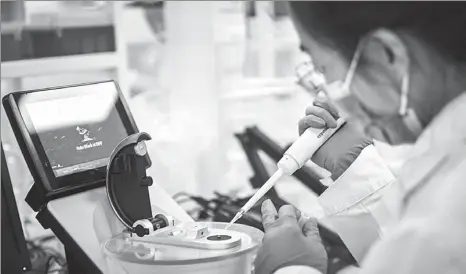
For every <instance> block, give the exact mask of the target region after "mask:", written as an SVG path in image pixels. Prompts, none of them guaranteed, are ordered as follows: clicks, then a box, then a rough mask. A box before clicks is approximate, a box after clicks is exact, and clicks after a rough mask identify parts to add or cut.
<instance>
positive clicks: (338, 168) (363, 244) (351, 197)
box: [299, 98, 406, 263]
mask: <svg viewBox="0 0 466 274" xmlns="http://www.w3.org/2000/svg"><path fill="white" fill-rule="evenodd" d="M338 118H339V114H338V111H337V109H336V108H335V106H333V105H332V103H331V102H330V101H328V100H326V99H325V98H317V99H316V100H315V101H314V103H313V105H312V106H310V107H308V108H307V110H306V117H304V118H303V119H301V121H300V122H299V132H300V133H303V132H304V131H305V130H306V129H307V128H309V127H312V128H325V127H330V128H332V127H335V125H336V119H338ZM379 146H380V147H381V148H382V150H381V151H379V149H378V147H379ZM404 150H406V149H404ZM394 151H396V149H394V148H391V147H390V146H389V145H383V144H380V143H378V142H376V141H372V139H370V138H368V137H367V136H365V135H364V134H362V133H361V132H360V131H359V130H358V126H357V123H354V122H352V121H351V120H349V121H347V123H346V124H345V125H344V126H342V127H341V128H340V129H339V130H338V131H337V132H336V133H335V134H334V135H333V136H332V137H331V138H330V139H329V140H328V141H327V142H326V143H324V145H323V146H322V147H320V149H319V150H318V151H317V152H316V153H315V154H314V155H313V157H312V161H313V162H314V163H316V164H317V165H319V166H321V167H323V168H325V169H327V170H328V171H330V173H331V174H332V176H331V178H332V179H333V180H334V182H333V183H331V184H328V183H324V184H326V185H330V186H329V188H328V189H327V190H326V191H325V192H324V193H323V194H321V195H320V198H319V203H320V205H321V207H322V209H323V212H324V214H323V215H324V217H323V218H322V219H321V220H320V221H319V222H320V223H321V224H323V225H325V226H327V227H328V228H330V229H332V230H334V231H335V232H336V233H338V234H339V236H340V238H341V239H342V240H343V242H344V243H345V245H346V246H347V248H348V249H349V251H350V252H351V253H352V255H353V257H354V258H355V259H356V260H357V261H358V262H359V263H361V261H362V259H363V258H364V255H365V254H366V252H367V250H368V249H369V248H370V246H371V245H372V244H373V243H374V242H375V241H376V240H377V239H379V238H380V235H381V234H383V232H384V230H385V228H386V227H387V226H389V225H390V223H391V222H392V221H393V220H394V216H395V215H394V214H393V212H396V209H394V210H393V208H394V204H391V203H390V199H382V197H384V196H392V195H395V196H394V197H395V198H394V199H393V200H397V199H396V187H394V185H396V184H393V182H395V175H394V174H396V172H395V173H393V169H396V168H397V167H396V164H395V165H394V164H392V163H391V162H399V161H397V160H398V159H400V158H402V157H400V155H397V154H400V153H398V152H397V151H396V153H393V152H394ZM387 152H388V153H387ZM387 160H388V161H387ZM391 192H393V193H391ZM318 217H321V216H318Z"/></svg>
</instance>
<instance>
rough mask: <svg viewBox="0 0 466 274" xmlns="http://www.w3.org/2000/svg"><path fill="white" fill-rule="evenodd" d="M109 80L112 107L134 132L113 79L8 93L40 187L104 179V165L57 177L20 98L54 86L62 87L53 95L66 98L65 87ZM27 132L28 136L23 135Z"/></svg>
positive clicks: (51, 188) (61, 187) (56, 188)
mask: <svg viewBox="0 0 466 274" xmlns="http://www.w3.org/2000/svg"><path fill="white" fill-rule="evenodd" d="M110 82H111V83H113V84H114V85H115V89H116V91H117V95H118V96H117V99H116V101H115V107H116V110H117V113H118V115H119V116H120V119H121V121H122V122H123V125H124V127H125V130H126V133H127V135H128V136H129V135H131V134H134V133H137V132H138V129H137V126H136V123H135V121H134V119H133V117H132V115H131V112H130V111H129V107H128V105H127V103H126V101H125V99H124V97H123V94H122V92H121V90H120V88H119V86H118V84H117V83H116V82H115V81H104V82H94V83H86V84H79V85H70V86H62V87H53V88H47V89H40V90H32V91H23V92H16V93H12V94H10V96H12V98H13V100H10V104H14V106H12V109H13V112H15V111H16V112H17V113H16V115H15V116H16V120H17V121H16V122H17V123H19V127H20V128H23V129H26V131H24V130H21V134H22V135H23V138H24V139H25V140H24V141H25V146H26V147H27V150H28V154H29V155H28V156H30V157H31V159H32V161H34V167H35V168H36V169H38V170H37V172H38V175H39V176H34V177H36V178H40V179H41V183H42V185H43V187H44V188H45V189H46V190H47V192H55V191H60V192H62V191H65V190H66V189H68V188H76V187H79V185H86V184H89V183H94V182H97V181H105V175H106V165H104V166H101V167H98V168H95V169H92V170H86V171H81V172H76V173H73V174H69V175H64V176H60V177H57V176H55V174H54V172H53V170H52V167H51V166H50V163H49V160H48V157H47V155H46V153H45V150H44V148H43V146H42V144H41V141H40V138H39V136H38V135H37V132H36V129H35V128H34V125H33V123H32V120H31V118H30V117H29V113H28V111H27V109H26V107H25V106H22V105H21V104H20V100H21V99H22V98H24V97H25V96H28V97H29V98H28V100H31V99H30V98H33V97H37V98H43V97H46V96H47V92H50V91H56V90H57V89H63V91H61V92H60V95H59V96H53V98H54V99H56V98H57V99H58V98H69V97H70V92H68V93H67V91H66V89H67V88H73V87H80V86H90V85H98V84H104V83H110ZM34 99H35V98H33V99H32V101H34ZM18 118H20V119H18ZM26 134H27V136H24V135H26ZM109 157H110V155H109Z"/></svg>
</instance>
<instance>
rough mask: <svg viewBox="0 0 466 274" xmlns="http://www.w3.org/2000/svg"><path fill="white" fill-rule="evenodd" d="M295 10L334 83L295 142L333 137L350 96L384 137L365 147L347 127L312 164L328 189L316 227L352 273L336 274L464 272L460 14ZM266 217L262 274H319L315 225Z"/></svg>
mask: <svg viewBox="0 0 466 274" xmlns="http://www.w3.org/2000/svg"><path fill="white" fill-rule="evenodd" d="M290 10H291V14H292V18H293V22H294V25H295V27H296V29H297V31H298V33H299V36H300V39H301V43H302V48H304V49H305V50H306V51H307V52H308V53H309V54H310V55H311V57H312V60H313V62H314V65H315V66H316V67H317V68H319V69H320V70H321V71H322V72H323V73H324V74H325V77H326V79H327V81H328V82H329V84H328V85H327V87H326V90H324V91H325V92H326V93H327V94H326V95H327V96H325V97H324V98H318V99H317V100H316V101H315V102H314V103H313V105H312V106H311V107H309V108H308V109H307V110H306V117H305V118H303V119H302V120H301V121H300V131H301V132H302V131H304V130H305V129H306V128H308V127H314V128H319V127H320V128H324V127H335V126H336V123H335V120H336V118H338V116H339V115H340V113H339V110H338V108H337V107H335V106H334V104H333V103H332V102H337V101H338V100H340V99H342V98H343V97H345V96H351V97H353V98H355V99H356V101H357V102H358V104H359V107H360V110H362V111H363V112H365V114H366V116H367V117H368V119H369V120H370V121H371V123H370V124H369V125H367V129H368V132H371V133H375V134H373V135H375V136H377V135H378V136H380V137H379V138H376V139H375V140H374V139H369V138H367V137H365V136H366V135H364V134H362V133H358V132H359V131H358V130H356V129H355V126H354V124H353V123H352V122H351V119H350V120H349V122H348V123H347V124H346V125H345V126H344V127H342V128H341V129H340V130H339V131H338V132H337V133H336V134H335V135H334V136H333V137H332V138H331V139H330V140H329V141H328V142H327V143H326V144H324V146H323V147H321V149H320V150H319V151H318V152H317V153H316V154H315V155H314V156H313V161H314V162H316V163H317V164H319V165H321V166H322V167H325V168H326V169H328V170H329V171H330V172H332V179H333V180H334V182H333V183H332V184H331V186H330V187H329V188H328V189H327V190H326V191H325V192H324V193H323V194H322V195H321V196H320V198H319V203H320V205H321V207H322V211H323V216H322V217H321V218H320V220H319V222H321V223H323V224H325V225H327V226H329V227H331V228H332V229H333V230H335V231H336V232H337V233H338V234H339V235H340V237H341V238H342V240H343V242H344V243H345V244H346V245H347V247H348V249H349V250H350V252H351V253H352V254H353V256H354V257H355V258H356V260H357V261H358V263H359V267H357V268H356V267H351V268H347V269H344V270H342V271H340V273H344V274H346V273H359V274H366V273H371V274H375V273H377V274H384V273H387V274H388V273H397V274H405V273H406V274H408V273H410V274H417V273H424V274H425V273H427V274H430V273H432V274H433V273H466V233H465V231H466V181H465V178H466V92H465V91H466V50H465V49H466V36H465V35H464V30H465V29H466V16H465V15H466V3H464V2H463V3H462V2H455V3H453V2H448V3H446V2H314V1H312V2H291V3H290ZM337 105H338V104H337ZM377 139H383V140H384V141H385V142H388V143H391V144H392V145H395V146H390V145H388V144H386V143H384V142H379V141H377ZM409 143H411V145H406V144H409ZM399 145H402V146H399ZM262 211H263V223H264V228H265V237H264V241H263V245H262V246H261V248H260V249H259V251H258V255H257V258H256V261H255V271H256V273H257V274H269V273H276V274H282V273H302V274H304V273H306V274H307V273H313V274H314V273H326V271H327V256H326V254H325V249H324V247H323V245H322V243H321V240H320V237H319V235H318V230H317V228H316V223H317V220H316V219H315V218H311V219H309V220H307V221H306V220H305V221H303V220H302V218H300V216H299V214H297V213H296V211H295V210H292V208H291V206H284V207H282V208H280V209H279V210H278V211H277V210H276V209H275V207H274V206H273V204H272V203H271V202H270V201H267V202H265V203H264V204H263V205H262Z"/></svg>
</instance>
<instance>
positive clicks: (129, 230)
mask: <svg viewBox="0 0 466 274" xmlns="http://www.w3.org/2000/svg"><path fill="white" fill-rule="evenodd" d="M3 105H4V106H5V110H6V113H7V115H8V119H9V121H10V124H11V126H12V128H13V131H14V133H15V136H16V139H17V140H18V143H19V146H20V148H21V151H22V153H23V156H24V158H25V160H26V163H27V164H28V167H29V169H30V171H31V174H32V176H33V179H34V185H33V187H32V188H31V190H30V192H29V193H28V196H27V198H26V201H27V202H28V204H29V205H30V206H31V208H33V210H34V211H36V212H37V216H36V218H37V220H38V221H39V222H40V223H41V224H42V226H43V227H44V228H46V229H47V228H50V229H52V231H53V232H54V233H55V234H56V235H57V237H58V238H59V239H60V240H61V241H62V242H63V244H64V245H65V250H66V254H67V261H68V268H69V269H70V273H71V274H73V273H102V272H105V273H118V272H106V269H107V267H108V263H106V260H107V259H108V260H110V261H112V263H111V265H112V266H115V267H122V268H123V269H133V271H130V272H132V273H144V272H148V273H153V272H154V271H156V270H157V269H158V270H160V269H164V267H167V266H168V265H169V266H170V267H169V268H166V269H164V270H160V271H161V272H160V273H177V274H182V273H196V271H195V270H196V269H199V271H198V272H197V273H218V272H219V271H221V272H222V273H225V274H226V273H250V272H251V268H252V260H253V257H254V254H255V251H256V250H257V248H258V246H259V244H260V242H261V240H262V236H263V233H262V232H261V231H260V230H259V229H256V228H253V227H247V226H244V225H235V226H234V227H232V228H230V229H229V230H225V229H224V228H225V225H226V224H225V223H196V222H194V221H193V220H192V219H191V218H189V216H188V215H187V214H186V212H184V211H183V209H182V208H180V207H179V205H177V203H176V202H175V201H174V200H173V199H172V198H171V197H170V196H169V195H168V193H166V192H165V191H164V190H163V189H162V188H161V187H160V186H158V185H156V184H155V183H154V182H153V180H152V178H151V177H150V176H147V174H146V169H147V168H148V167H150V166H151V161H150V158H149V155H148V154H149V153H148V148H147V146H146V141H149V140H150V139H151V138H150V136H149V135H148V134H147V133H144V132H141V133H139V130H138V129H137V127H136V124H135V122H134V120H133V118H132V115H131V113H130V112H129V109H128V107H127V105H126V102H125V100H124V98H123V96H122V93H121V92H120V90H119V88H118V86H117V84H116V83H115V82H113V81H107V82H99V83H90V84H82V85H74V86H67V87H58V88H48V89H42V90H33V91H23V92H15V93H12V94H9V95H7V96H5V97H4V98H3ZM44 109H46V110H47V111H46V112H45V111H44ZM150 186H152V189H155V190H156V193H150V192H149V187H150ZM102 194H104V197H103V198H104V199H101V198H102ZM154 197H155V198H154ZM99 211H100V212H102V211H103V212H104V213H98V212H99ZM128 244H129V245H130V246H129V247H128ZM120 247H121V248H120ZM126 247H128V249H127V248H126ZM143 247H144V248H143ZM147 247H150V248H149V249H150V250H151V252H153V253H154V254H155V255H154V256H152V257H151V258H150V259H149V260H148V259H147V256H146V255H147V254H144V250H146V249H147ZM139 249H142V251H141V250H139ZM128 254H132V255H131V256H129V257H128V256H127V255H128ZM127 262H128V263H129V264H128V265H126V263H127ZM148 264H150V265H151V266H150V268H147V269H145V268H144V265H148ZM123 265H125V266H124V267H123Z"/></svg>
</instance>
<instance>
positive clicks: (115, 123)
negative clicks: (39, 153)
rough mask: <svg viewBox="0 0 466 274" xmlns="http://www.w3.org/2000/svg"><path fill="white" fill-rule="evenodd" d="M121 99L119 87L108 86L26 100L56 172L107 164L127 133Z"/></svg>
mask: <svg viewBox="0 0 466 274" xmlns="http://www.w3.org/2000/svg"><path fill="white" fill-rule="evenodd" d="M110 84H111V83H110ZM96 86H99V84H97V85H96ZM111 86H113V89H115V87H114V85H113V84H111ZM75 88H76V87H75ZM78 88H89V87H88V86H84V87H78ZM94 88H95V87H94ZM109 88H110V87H109ZM117 99H118V97H117V92H116V90H112V89H108V90H96V91H95V92H91V93H89V92H87V93H86V94H83V95H80V96H73V97H69V98H59V99H51V100H45V101H40V102H33V103H28V104H26V108H27V110H28V112H29V116H30V117H31V120H32V122H33V125H34V128H35V129H36V132H37V135H38V137H39V140H40V142H41V144H42V146H43V147H44V150H45V154H46V156H47V158H48V160H49V163H50V165H51V167H52V170H53V173H54V174H55V176H57V177H60V176H64V175H69V174H73V173H76V172H80V171H85V170H90V169H94V168H98V167H101V166H104V165H106V164H107V162H108V158H109V157H110V154H111V153H112V151H113V149H114V148H115V147H116V146H117V145H118V143H119V142H120V141H121V140H123V139H124V138H125V137H126V136H127V132H126V129H125V127H124V124H123V122H122V121H121V118H120V115H119V114H118V111H117V109H116V107H115V102H116V100H117Z"/></svg>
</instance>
